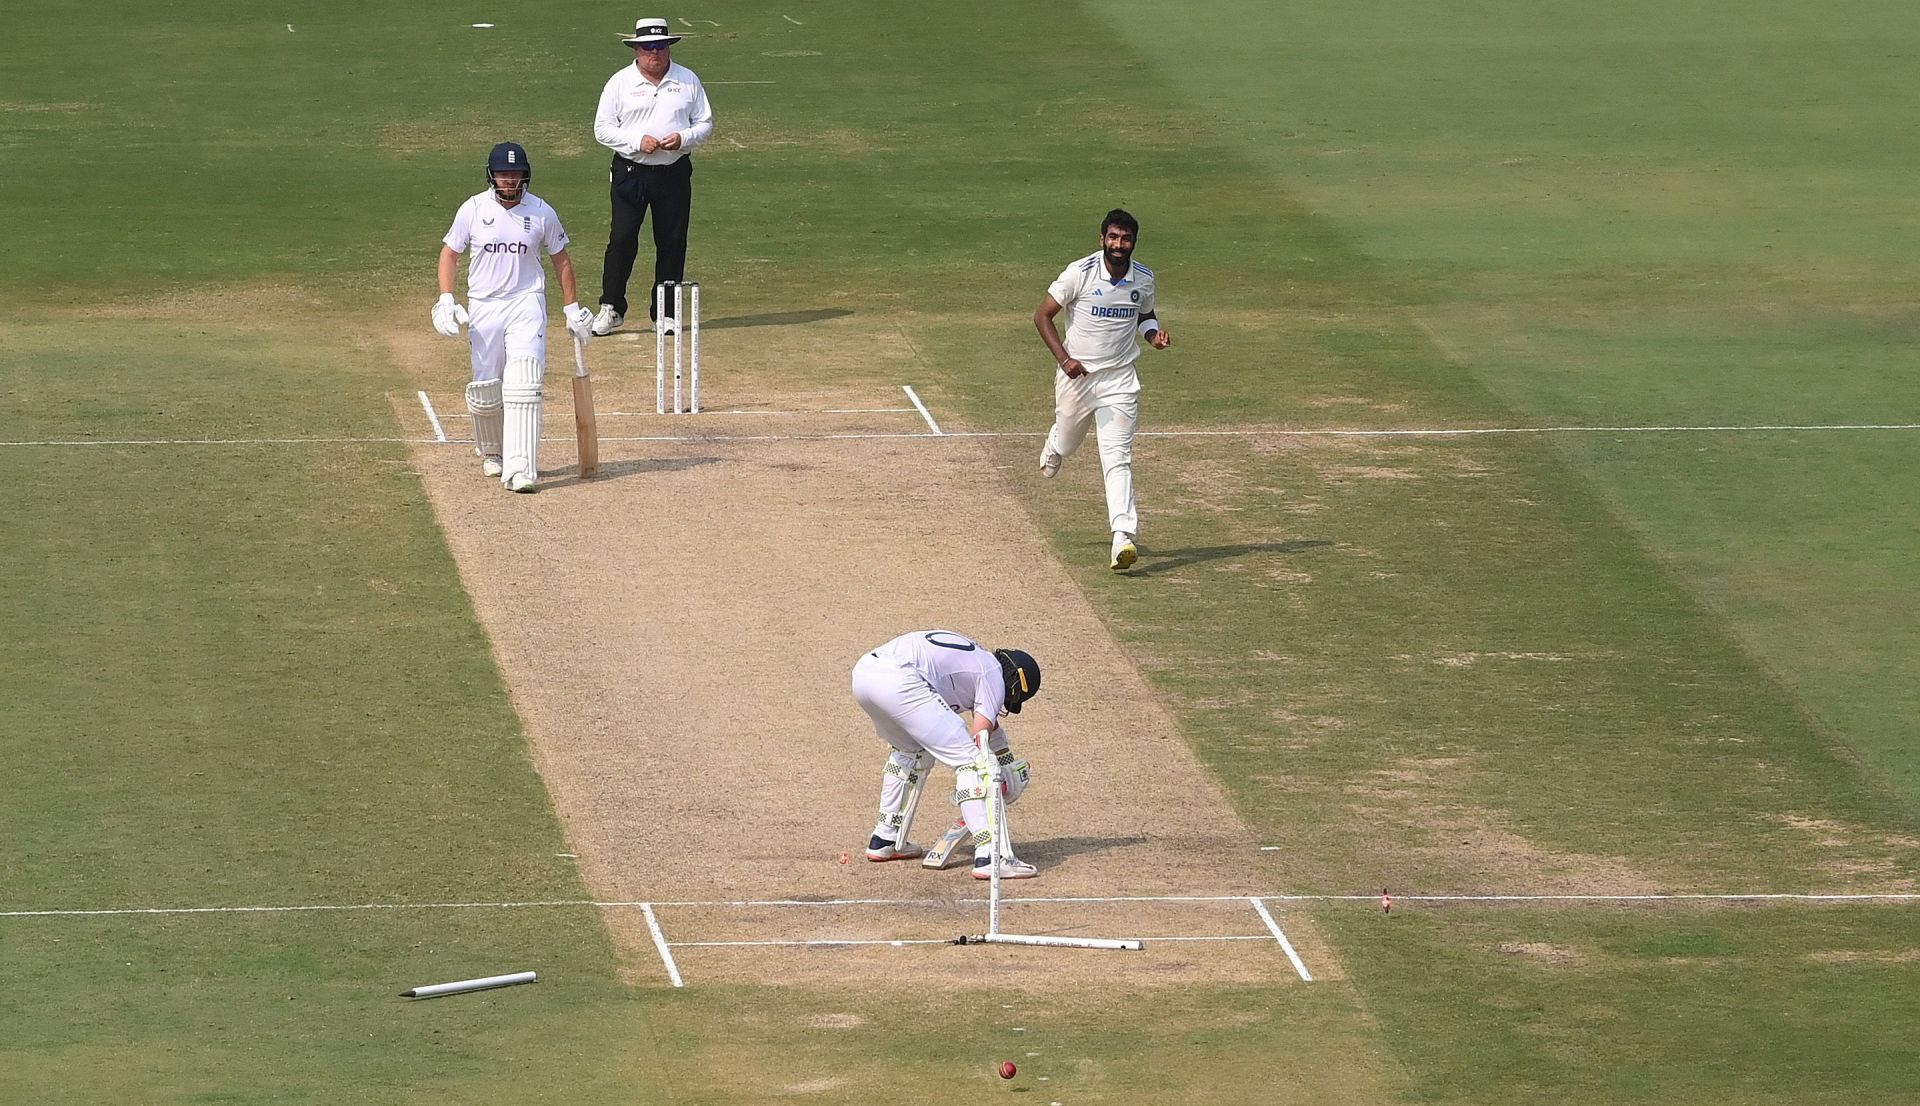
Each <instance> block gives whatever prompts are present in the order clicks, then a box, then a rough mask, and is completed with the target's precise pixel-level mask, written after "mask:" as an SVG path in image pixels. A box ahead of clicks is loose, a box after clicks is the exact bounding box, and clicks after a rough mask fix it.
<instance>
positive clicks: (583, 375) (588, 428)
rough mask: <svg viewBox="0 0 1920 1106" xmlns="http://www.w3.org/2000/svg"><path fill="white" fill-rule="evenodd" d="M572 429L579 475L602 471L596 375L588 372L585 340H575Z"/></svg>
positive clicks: (589, 474) (590, 474)
mask: <svg viewBox="0 0 1920 1106" xmlns="http://www.w3.org/2000/svg"><path fill="white" fill-rule="evenodd" d="M573 432H574V436H575V437H576V438H578V439H579V442H580V475H581V476H583V477H584V476H592V475H593V474H594V473H596V472H599V471H600V428H599V426H598V425H597V424H596V422H595V420H594V417H593V377H591V376H588V375H587V350H586V343H584V342H582V341H581V340H580V339H578V338H575V339H574V340H573Z"/></svg>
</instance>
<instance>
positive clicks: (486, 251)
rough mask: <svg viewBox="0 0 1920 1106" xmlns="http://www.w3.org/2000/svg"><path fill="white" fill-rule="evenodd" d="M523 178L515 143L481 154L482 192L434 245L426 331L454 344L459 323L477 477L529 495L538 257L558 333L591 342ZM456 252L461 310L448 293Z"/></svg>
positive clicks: (536, 437)
mask: <svg viewBox="0 0 1920 1106" xmlns="http://www.w3.org/2000/svg"><path fill="white" fill-rule="evenodd" d="M532 179H533V166H532V165H530V164H528V161H527V151H526V150H524V149H522V148H521V146H520V144H519V143H517V142H502V143H500V144H499V145H498V146H495V147H494V148H493V150H492V152H491V153H489V154H488V155H487V185H488V187H487V189H486V190H485V191H483V192H480V193H478V194H476V195H474V196H470V197H468V199H467V201H466V202H465V203H463V204H461V205H460V210H459V211H458V212H457V213H456V214H455V215H454V217H453V226H452V227H451V228H449V229H448V231H447V234H446V237H445V238H443V239H442V240H441V242H442V245H441V247H440V299H439V301H438V302H436V303H435V304H434V305H433V328H434V329H435V330H437V331H439V332H440V333H442V334H444V335H446V336H447V337H449V338H458V337H459V336H460V324H461V323H466V324H467V343H468V346H469V348H470V350H471V352H472V360H473V381H472V383H470V384H468V385H467V410H468V411H469V412H470V413H471V414H472V415H473V439H474V450H475V452H477V453H479V454H480V459H481V460H480V468H481V471H482V472H485V473H486V474H487V475H488V476H498V477H499V478H500V482H501V483H502V484H504V485H505V486H506V487H507V488H508V489H509V490H511V491H516V492H530V491H533V490H535V489H536V488H537V487H538V486H539V481H540V462H539V455H540V381H541V378H542V377H543V376H544V375H545V373H546V362H547V295H546V288H547V283H546V272H545V270H543V269H542V268H541V267H540V255H541V254H546V255H548V256H550V257H552V258H553V272H554V275H555V276H557V277H559V278H560V290H561V292H562V293H564V294H565V296H566V299H567V305H566V307H565V308H564V309H563V310H564V312H565V315H566V320H567V329H568V330H569V331H570V332H571V333H572V334H573V337H574V338H575V339H576V340H578V341H580V342H583V343H584V342H586V341H587V340H588V339H590V338H591V337H592V336H593V313H592V312H591V311H588V310H587V309H586V308H584V307H581V306H580V296H579V290H578V288H577V287H576V286H575V284H574V279H573V260H572V259H571V258H569V257H568V256H567V232H566V230H565V229H564V228H563V227H561V225H560V216H559V215H557V214H555V213H554V210H553V208H551V207H549V206H547V203H546V201H545V200H542V199H541V198H540V197H538V196H536V195H534V194H533V193H531V192H529V191H527V184H528V182H530V181H531V180H532ZM463 253H465V254H467V255H468V261H467V303H466V305H465V306H462V305H461V304H460V302H459V301H458V300H457V299H455V298H454V294H453V290H454V277H455V269H456V268H457V265H458V261H459V256H460V255H461V254H463Z"/></svg>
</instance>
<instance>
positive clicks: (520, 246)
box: [480, 242, 527, 253]
mask: <svg viewBox="0 0 1920 1106" xmlns="http://www.w3.org/2000/svg"><path fill="white" fill-rule="evenodd" d="M480 252H481V253H526V252H527V244H526V243H525V242H488V243H487V244H486V245H484V246H481V247H480Z"/></svg>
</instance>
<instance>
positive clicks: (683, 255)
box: [600, 154, 693, 318]
mask: <svg viewBox="0 0 1920 1106" xmlns="http://www.w3.org/2000/svg"><path fill="white" fill-rule="evenodd" d="M608 192H609V193H610V194H611V196H612V200H613V226H612V228H611V229H610V230H609V231H608V232H607V259H606V265H605V267H604V268H602V269H601V271H600V302H601V303H609V304H612V305H613V309H614V310H615V311H618V312H620V314H622V315H625V314H626V313H627V281H629V280H630V279H632V277H633V262H634V258H636V257H638V256H639V254H640V224H641V223H644V222H646V219H647V213H648V211H649V210H651V211H652V213H653V254H654V256H653V283H654V284H658V283H660V282H661V281H665V280H674V281H678V280H685V279H686V276H687V225H688V224H689V223H690V222H692V220H693V158H692V157H691V156H688V157H683V158H681V159H680V160H679V161H676V162H673V163H672V164H670V165H641V164H640V163H638V162H634V161H628V160H627V159H626V158H624V157H620V156H619V155H617V154H616V155H614V159H613V183H612V186H611V187H610V188H609V189H608ZM646 300H647V316H648V317H649V318H652V316H653V288H652V285H649V286H648V288H647V291H646ZM667 310H668V312H672V310H673V303H672V300H671V298H669V300H668V303H667Z"/></svg>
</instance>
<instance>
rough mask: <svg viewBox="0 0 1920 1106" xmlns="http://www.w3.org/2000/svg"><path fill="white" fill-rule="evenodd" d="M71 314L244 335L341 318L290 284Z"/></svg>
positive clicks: (330, 305) (161, 297)
mask: <svg viewBox="0 0 1920 1106" xmlns="http://www.w3.org/2000/svg"><path fill="white" fill-rule="evenodd" d="M70 310H71V311H72V312H73V313H74V314H75V315H79V314H81V313H82V312H84V313H85V315H86V317H87V318H88V319H89V320H90V321H91V322H93V323H102V322H116V323H117V322H141V323H177V324H180V325H191V326H194V327H196V328H199V329H205V327H206V326H207V323H208V320H209V319H218V320H219V325H220V330H221V331H222V332H227V333H243V334H244V333H259V332H266V331H279V330H283V329H284V324H283V321H282V320H284V319H285V318H287V317H288V316H289V315H297V316H301V317H304V318H308V319H311V318H312V317H314V316H333V315H338V314H341V313H342V312H341V308H340V305H339V304H338V303H337V302H336V301H334V300H332V299H329V298H327V297H326V296H324V295H321V294H318V293H315V292H313V291H311V290H309V289H305V288H301V287H299V286H297V285H293V284H232V285H205V286H196V287H190V288H180V289H170V290H167V291H160V292H155V293H153V294H152V295H143V296H140V297H137V298H133V299H121V300H103V301H98V302H92V303H88V304H86V305H84V306H75V307H73V308H71V309H70ZM423 318H424V316H423Z"/></svg>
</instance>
